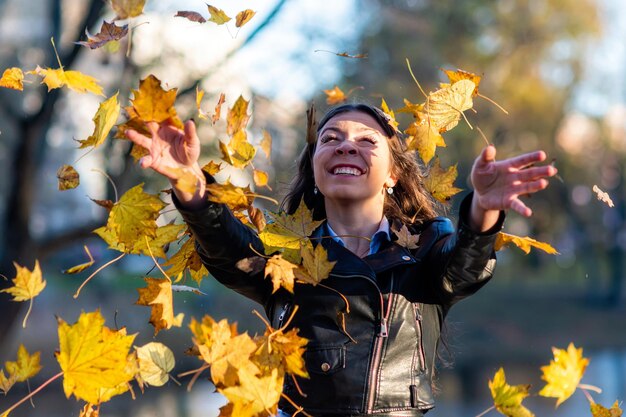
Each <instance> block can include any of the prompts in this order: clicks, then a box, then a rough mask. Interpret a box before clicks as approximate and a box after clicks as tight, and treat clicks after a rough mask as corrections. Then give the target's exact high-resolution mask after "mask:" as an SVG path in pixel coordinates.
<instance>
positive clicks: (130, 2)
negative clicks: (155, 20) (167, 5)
mask: <svg viewBox="0 0 626 417" xmlns="http://www.w3.org/2000/svg"><path fill="white" fill-rule="evenodd" d="M145 4H146V0H111V7H112V8H113V11H114V12H115V13H116V14H117V17H116V18H115V19H116V20H125V19H129V18H131V17H137V16H139V15H140V14H142V13H143V7H144V5H145Z"/></svg>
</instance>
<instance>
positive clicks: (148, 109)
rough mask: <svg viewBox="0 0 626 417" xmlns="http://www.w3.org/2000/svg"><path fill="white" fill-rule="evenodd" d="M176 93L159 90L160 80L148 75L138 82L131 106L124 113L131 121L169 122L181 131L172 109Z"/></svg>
mask: <svg viewBox="0 0 626 417" xmlns="http://www.w3.org/2000/svg"><path fill="white" fill-rule="evenodd" d="M177 91H178V89H176V88H172V89H169V90H164V89H163V88H161V80H159V79H158V78H157V77H155V76H154V75H152V74H150V75H148V76H147V77H146V78H144V79H143V80H141V81H140V82H139V89H138V90H132V93H133V98H132V99H131V100H130V102H131V106H128V107H126V111H127V112H128V114H129V116H130V117H131V119H133V118H138V119H140V120H141V121H142V122H157V123H163V122H165V121H169V122H170V123H172V125H174V126H176V127H177V128H179V129H183V122H182V121H181V120H180V118H179V117H178V114H177V113H176V109H175V108H174V102H175V101H176V93H177Z"/></svg>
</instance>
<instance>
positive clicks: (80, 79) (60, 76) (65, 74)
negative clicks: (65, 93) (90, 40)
mask: <svg viewBox="0 0 626 417" xmlns="http://www.w3.org/2000/svg"><path fill="white" fill-rule="evenodd" d="M57 58H58V56H57ZM27 74H35V75H39V76H40V77H42V78H43V80H42V81H41V83H42V84H45V85H46V86H47V87H48V91H51V90H54V89H57V88H61V87H63V86H66V87H68V88H69V89H71V90H74V91H76V92H78V93H81V94H84V93H86V92H90V93H93V94H96V95H99V96H104V94H103V92H102V87H101V86H100V85H99V84H98V80H96V79H95V78H93V77H91V76H89V75H85V74H83V73H82V72H79V71H72V70H70V71H65V70H64V69H63V67H62V66H61V62H59V68H56V69H52V68H46V69H44V68H41V67H40V66H39V65H37V68H35V69H34V70H32V71H28V72H27Z"/></svg>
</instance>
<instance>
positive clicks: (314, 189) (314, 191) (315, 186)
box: [313, 185, 319, 195]
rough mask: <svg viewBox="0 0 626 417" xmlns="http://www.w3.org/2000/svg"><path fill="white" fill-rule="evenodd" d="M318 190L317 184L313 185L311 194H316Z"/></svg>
mask: <svg viewBox="0 0 626 417" xmlns="http://www.w3.org/2000/svg"><path fill="white" fill-rule="evenodd" d="M318 192H319V190H318V189H317V185H314V186H313V194H315V195H317V193H318Z"/></svg>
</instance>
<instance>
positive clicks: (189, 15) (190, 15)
mask: <svg viewBox="0 0 626 417" xmlns="http://www.w3.org/2000/svg"><path fill="white" fill-rule="evenodd" d="M174 17H184V18H186V19H189V20H191V21H192V22H198V23H204V22H206V19H205V18H204V17H203V16H202V15H201V14H200V13H198V12H187V11H179V12H176V14H175V15H174Z"/></svg>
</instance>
